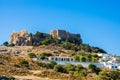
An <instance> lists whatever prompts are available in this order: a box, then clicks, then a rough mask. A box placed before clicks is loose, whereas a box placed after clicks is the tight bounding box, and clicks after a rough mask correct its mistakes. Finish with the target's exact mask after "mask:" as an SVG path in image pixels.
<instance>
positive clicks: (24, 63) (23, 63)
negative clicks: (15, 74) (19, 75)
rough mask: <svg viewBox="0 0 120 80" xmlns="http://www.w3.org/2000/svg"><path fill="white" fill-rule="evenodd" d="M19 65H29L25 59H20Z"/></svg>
mask: <svg viewBox="0 0 120 80" xmlns="http://www.w3.org/2000/svg"><path fill="white" fill-rule="evenodd" d="M20 65H21V66H23V67H29V62H28V61H26V60H21V61H20Z"/></svg>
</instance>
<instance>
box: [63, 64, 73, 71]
mask: <svg viewBox="0 0 120 80" xmlns="http://www.w3.org/2000/svg"><path fill="white" fill-rule="evenodd" d="M64 68H65V69H66V70H67V73H69V72H70V71H75V65H73V64H70V63H68V64H66V65H65V66H64Z"/></svg>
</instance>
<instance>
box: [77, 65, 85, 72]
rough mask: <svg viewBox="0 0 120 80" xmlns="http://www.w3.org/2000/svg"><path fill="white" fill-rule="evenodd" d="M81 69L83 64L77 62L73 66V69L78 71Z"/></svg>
mask: <svg viewBox="0 0 120 80" xmlns="http://www.w3.org/2000/svg"><path fill="white" fill-rule="evenodd" d="M82 69H84V68H83V66H82V65H81V64H78V65H76V67H75V71H80V70H82Z"/></svg>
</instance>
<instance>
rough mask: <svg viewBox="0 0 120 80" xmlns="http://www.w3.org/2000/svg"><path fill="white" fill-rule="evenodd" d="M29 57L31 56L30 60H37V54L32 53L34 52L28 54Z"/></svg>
mask: <svg viewBox="0 0 120 80" xmlns="http://www.w3.org/2000/svg"><path fill="white" fill-rule="evenodd" d="M28 56H29V57H30V58H35V57H36V55H35V53H32V52H29V53H28Z"/></svg>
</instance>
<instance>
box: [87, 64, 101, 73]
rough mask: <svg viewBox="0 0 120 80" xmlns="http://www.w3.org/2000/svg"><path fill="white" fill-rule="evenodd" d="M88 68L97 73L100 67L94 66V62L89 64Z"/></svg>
mask: <svg viewBox="0 0 120 80" xmlns="http://www.w3.org/2000/svg"><path fill="white" fill-rule="evenodd" d="M88 67H89V69H90V70H91V71H92V72H94V73H96V74H99V72H100V71H101V69H100V68H97V67H96V65H94V64H89V66H88Z"/></svg>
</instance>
